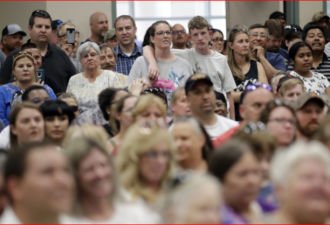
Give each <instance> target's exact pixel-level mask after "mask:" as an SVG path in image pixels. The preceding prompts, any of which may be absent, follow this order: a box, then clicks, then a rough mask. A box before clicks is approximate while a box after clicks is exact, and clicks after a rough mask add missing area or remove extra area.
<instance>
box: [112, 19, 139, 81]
mask: <svg viewBox="0 0 330 225" xmlns="http://www.w3.org/2000/svg"><path fill="white" fill-rule="evenodd" d="M114 25H115V29H116V36H117V38H118V40H119V44H118V45H117V46H116V47H114V49H113V50H115V51H116V52H117V54H118V60H117V65H116V68H115V70H116V71H117V72H118V73H122V74H125V75H127V76H128V75H129V73H130V71H131V68H132V66H133V63H134V62H135V60H136V59H137V58H138V57H140V56H142V54H143V49H142V48H141V47H139V46H138V45H137V44H136V43H135V41H134V39H135V34H136V31H137V28H136V25H135V21H134V19H133V18H132V17H131V16H128V15H122V16H119V17H118V18H117V19H116V21H115V24H114Z"/></svg>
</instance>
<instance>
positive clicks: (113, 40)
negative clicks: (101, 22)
mask: <svg viewBox="0 0 330 225" xmlns="http://www.w3.org/2000/svg"><path fill="white" fill-rule="evenodd" d="M104 43H105V44H108V45H109V46H110V47H111V48H114V47H116V46H117V45H118V43H119V41H118V38H117V35H116V29H110V30H108V31H107V33H106V34H105V36H104Z"/></svg>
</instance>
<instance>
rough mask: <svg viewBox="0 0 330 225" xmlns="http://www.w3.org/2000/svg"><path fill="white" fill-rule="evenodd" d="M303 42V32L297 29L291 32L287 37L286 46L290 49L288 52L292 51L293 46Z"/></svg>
mask: <svg viewBox="0 0 330 225" xmlns="http://www.w3.org/2000/svg"><path fill="white" fill-rule="evenodd" d="M301 41H302V37H301V32H299V31H297V30H295V29H292V30H291V31H289V33H288V34H287V35H286V36H285V45H286V47H287V48H288V49H287V50H288V51H290V48H291V46H292V45H294V44H295V43H297V42H301Z"/></svg>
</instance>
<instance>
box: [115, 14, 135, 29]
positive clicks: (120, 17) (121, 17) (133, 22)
mask: <svg viewBox="0 0 330 225" xmlns="http://www.w3.org/2000/svg"><path fill="white" fill-rule="evenodd" d="M121 19H123V20H125V19H129V20H131V21H132V24H133V27H136V25H135V21H134V19H133V17H131V16H129V15H121V16H119V17H117V19H116V20H115V23H114V27H115V29H116V28H117V27H116V24H117V21H118V20H121Z"/></svg>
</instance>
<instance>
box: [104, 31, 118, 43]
mask: <svg viewBox="0 0 330 225" xmlns="http://www.w3.org/2000/svg"><path fill="white" fill-rule="evenodd" d="M115 31H116V30H115V29H114V28H112V29H109V30H108V31H107V33H105V35H104V42H106V41H107V40H109V39H111V38H113V37H114V36H115V35H116V33H115Z"/></svg>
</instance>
